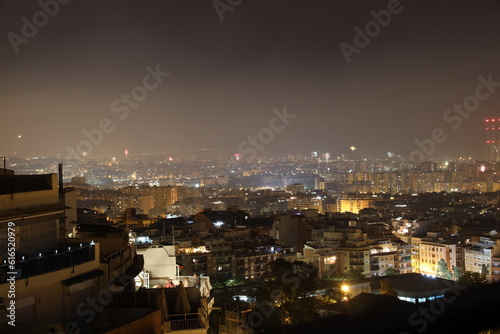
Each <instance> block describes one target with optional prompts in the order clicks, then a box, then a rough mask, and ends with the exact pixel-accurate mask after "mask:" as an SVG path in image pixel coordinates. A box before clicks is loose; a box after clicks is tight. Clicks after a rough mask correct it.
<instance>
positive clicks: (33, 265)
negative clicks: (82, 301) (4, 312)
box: [0, 243, 95, 284]
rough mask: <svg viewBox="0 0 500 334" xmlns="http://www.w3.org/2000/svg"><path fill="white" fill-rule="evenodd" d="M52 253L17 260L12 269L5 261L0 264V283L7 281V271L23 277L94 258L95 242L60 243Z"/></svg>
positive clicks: (18, 277)
mask: <svg viewBox="0 0 500 334" xmlns="http://www.w3.org/2000/svg"><path fill="white" fill-rule="evenodd" d="M53 253H54V254H50V255H45V256H40V257H37V258H34V259H29V260H25V261H18V262H16V264H15V265H14V269H12V268H10V267H9V265H8V264H6V263H5V264H2V265H1V266H0V284H2V283H6V282H7V281H6V279H7V276H6V273H7V272H15V273H16V279H23V278H27V277H33V276H37V275H43V274H46V273H49V272H53V271H58V270H61V269H65V268H70V267H73V266H76V265H79V264H82V263H85V262H89V261H93V260H95V244H94V243H82V244H64V245H60V246H59V249H58V250H54V251H53Z"/></svg>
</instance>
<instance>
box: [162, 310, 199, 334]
mask: <svg viewBox="0 0 500 334" xmlns="http://www.w3.org/2000/svg"><path fill="white" fill-rule="evenodd" d="M165 327H166V331H165V332H166V333H175V332H187V331H190V332H195V333H206V332H207V330H208V323H207V320H206V317H205V316H204V315H203V314H200V313H189V314H180V315H175V316H169V320H167V321H166V322H165Z"/></svg>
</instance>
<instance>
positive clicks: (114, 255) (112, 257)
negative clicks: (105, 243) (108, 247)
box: [101, 245, 130, 263]
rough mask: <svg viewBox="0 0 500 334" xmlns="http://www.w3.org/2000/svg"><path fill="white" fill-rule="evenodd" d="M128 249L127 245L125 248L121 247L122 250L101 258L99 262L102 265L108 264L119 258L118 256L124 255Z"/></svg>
mask: <svg viewBox="0 0 500 334" xmlns="http://www.w3.org/2000/svg"><path fill="white" fill-rule="evenodd" d="M129 249H130V245H127V246H125V247H123V248H122V249H120V250H118V251H116V252H114V253H113V254H111V255H108V256H102V257H101V262H102V263H109V262H110V261H111V260H113V259H115V258H117V257H119V256H120V255H122V254H123V253H125V252H126V251H128V250H129Z"/></svg>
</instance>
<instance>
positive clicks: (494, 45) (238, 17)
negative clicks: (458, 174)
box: [0, 1, 500, 159]
mask: <svg viewBox="0 0 500 334" xmlns="http://www.w3.org/2000/svg"><path fill="white" fill-rule="evenodd" d="M43 3H44V5H43V6H42V5H41V4H40V3H39V2H35V1H32V2H29V3H22V4H21V3H16V2H8V1H3V2H0V8H1V11H0V12H1V14H0V15H2V18H1V20H0V22H1V23H0V30H1V31H2V34H3V35H4V39H3V42H2V45H3V47H2V48H1V49H0V61H1V64H2V65H0V66H1V68H2V78H1V79H0V87H1V92H0V109H1V110H2V112H3V113H2V115H3V122H2V124H3V126H2V131H1V133H0V152H1V154H2V155H6V156H49V155H50V156H58V155H59V156H61V157H66V156H68V154H69V151H68V148H73V149H75V150H77V149H78V145H79V144H80V143H81V142H82V141H85V140H87V141H89V142H91V141H92V140H90V139H89V137H91V138H93V140H94V142H93V143H90V146H89V145H87V146H85V145H81V146H80V148H82V150H80V151H81V152H83V151H85V150H84V148H85V149H86V151H87V152H88V153H89V155H90V156H95V157H100V156H103V155H109V156H113V155H116V156H117V155H120V154H123V152H124V151H125V150H126V149H128V150H129V152H130V153H131V154H138V153H143V152H165V154H168V152H175V151H191V150H199V149H208V150H210V151H209V152H210V154H212V155H213V157H229V156H232V155H233V154H237V153H240V154H242V155H243V156H247V157H248V156H252V151H251V150H249V149H250V148H253V149H254V151H255V152H256V153H258V155H261V156H275V155H283V154H286V153H289V152H290V153H302V154H309V153H310V152H311V151H318V152H329V153H331V155H332V157H336V156H341V155H342V154H348V153H350V152H352V151H351V149H350V147H351V146H353V147H356V151H355V154H356V157H359V158H381V157H384V156H386V154H387V152H394V153H395V154H396V155H400V156H402V157H404V158H405V159H410V157H411V154H412V152H414V151H415V150H420V151H425V149H422V148H421V147H420V146H419V145H418V144H417V143H416V141H418V142H420V143H425V144H422V145H423V147H424V148H425V147H427V149H428V152H431V153H430V154H427V153H428V152H423V155H414V157H422V156H423V157H424V158H426V159H428V158H435V159H442V158H445V157H448V158H457V157H459V156H466V157H468V156H471V157H473V158H476V159H482V158H484V152H483V151H484V150H483V146H484V139H483V138H484V129H483V128H484V126H483V124H484V120H485V119H486V118H495V117H498V105H499V103H498V102H499V101H500V94H499V93H498V92H497V91H496V90H497V86H498V82H500V67H499V65H498V63H497V62H496V59H498V57H499V56H500V46H499V45H500V44H499V43H498V37H497V36H496V34H495V32H496V31H498V29H499V28H500V23H499V22H498V20H496V17H497V15H496V14H497V13H498V12H499V11H500V4H499V2H498V1H486V2H483V3H481V4H476V3H474V4H470V3H469V2H465V1H459V2H451V1H446V2H442V3H439V4H435V3H431V2H430V1H414V2H410V1H401V2H397V1H377V2H371V1H370V2H368V1H363V2H357V3H356V4H350V3H348V2H347V1H344V2H339V3H335V4H332V3H330V2H326V1H320V2H317V3H316V4H315V5H314V6H312V5H310V4H305V3H300V2H297V3H289V2H285V1H277V2H273V3H271V4H270V3H265V2H245V1H242V2H237V1H234V2H233V5H232V6H231V5H229V4H227V3H226V2H224V1H221V2H219V3H218V2H212V1H206V2H198V3H196V4H193V3H178V2H162V3H157V2H154V1H146V2H141V3H140V4H138V3H134V2H128V1H126V2H123V1H120V2H118V1H111V2H107V3H105V4H104V3H100V2H84V3H82V2H75V1H60V2H55V1H53V2H51V1H47V2H43ZM220 3H222V4H226V6H223V5H220ZM237 3H238V4H237ZM47 4H51V5H47ZM54 4H55V5H54ZM217 4H219V5H217ZM235 4H237V5H235ZM47 6H48V7H47ZM40 12H41V13H42V14H40ZM43 13H45V14H43ZM471 13H474V14H471ZM45 18H46V19H45ZM27 22H28V23H27ZM36 22H38V23H37V24H35V23H36ZM30 24H31V25H32V27H34V28H32V29H34V30H33V31H30V27H29V25H30ZM366 29H368V30H366ZM370 29H372V30H370ZM360 31H361V33H359V32H360ZM123 94H125V96H126V95H130V96H132V98H131V99H130V98H129V99H128V100H127V99H126V98H124V95H123ZM141 94H142V95H141ZM478 94H479V95H478ZM133 96H135V97H136V98H135V99H134V97H133ZM474 98H475V99H474ZM460 104H461V105H465V106H466V108H461V109H460V108H458V109H457V108H456V105H460ZM285 110H286V111H285ZM278 113H279V114H281V115H283V114H284V113H288V114H289V115H293V116H294V117H291V116H290V118H288V119H284V121H283V117H281V119H280V120H281V121H282V123H280V122H275V121H273V118H276V117H278ZM278 118H279V117H278ZM103 120H104V122H103ZM271 123H272V124H271ZM264 129H268V130H266V131H264ZM435 129H441V131H438V132H437V133H435V131H434V130H435ZM94 130H98V131H100V134H99V133H98V132H96V131H94ZM86 134H88V136H87V135H86ZM251 138H257V139H256V141H257V142H256V143H254V144H252V141H251ZM436 139H437V140H436ZM432 143H433V144H432ZM426 145H427V146H426ZM429 145H431V146H429ZM432 145H434V147H432ZM245 152H246V154H245ZM206 153H207V152H206Z"/></svg>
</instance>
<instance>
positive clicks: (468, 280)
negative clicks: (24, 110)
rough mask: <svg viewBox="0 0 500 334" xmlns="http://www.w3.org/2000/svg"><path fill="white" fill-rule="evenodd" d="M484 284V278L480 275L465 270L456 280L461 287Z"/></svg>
mask: <svg viewBox="0 0 500 334" xmlns="http://www.w3.org/2000/svg"><path fill="white" fill-rule="evenodd" d="M483 283H486V278H484V277H482V275H481V274H480V273H476V272H473V271H469V270H466V271H464V272H463V273H462V275H461V276H460V278H459V279H458V284H463V285H479V284H483Z"/></svg>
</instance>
